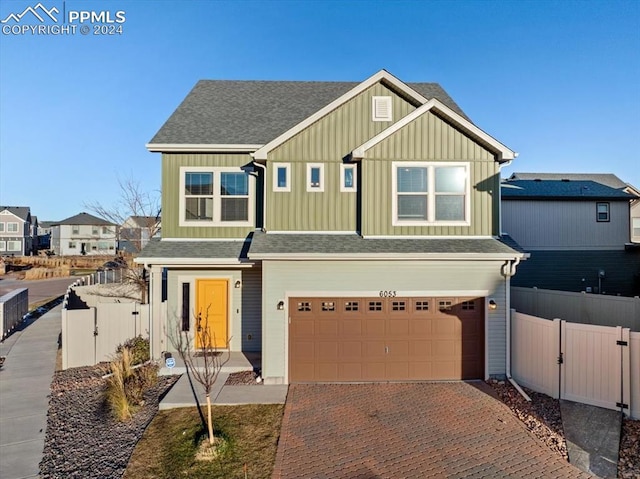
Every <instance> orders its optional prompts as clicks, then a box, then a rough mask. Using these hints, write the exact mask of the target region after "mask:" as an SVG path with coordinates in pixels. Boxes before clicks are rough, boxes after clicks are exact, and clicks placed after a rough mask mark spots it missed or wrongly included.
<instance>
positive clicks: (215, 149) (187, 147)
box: [145, 143, 262, 153]
mask: <svg viewBox="0 0 640 479" xmlns="http://www.w3.org/2000/svg"><path fill="white" fill-rule="evenodd" d="M145 146H146V148H147V150H149V151H151V152H153V153H184V152H198V153H224V152H239V153H242V152H247V153H250V152H252V151H256V150H257V149H258V148H260V147H261V146H262V145H234V144H206V143H202V144H201V143H193V144H192V143H147V144H146V145H145Z"/></svg>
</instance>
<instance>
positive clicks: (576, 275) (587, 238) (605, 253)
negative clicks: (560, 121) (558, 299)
mask: <svg viewBox="0 0 640 479" xmlns="http://www.w3.org/2000/svg"><path fill="white" fill-rule="evenodd" d="M522 177H528V178H529V177H534V178H532V179H520V178H522ZM613 179H615V180H617V178H616V177H615V176H614V175H576V174H571V175H569V174H565V175H545V174H535V173H529V174H522V173H514V174H513V175H512V176H511V177H510V178H509V179H508V180H506V181H504V182H503V184H502V230H503V231H504V232H506V233H507V234H508V235H509V236H511V237H512V238H513V239H514V240H515V241H516V242H517V243H518V244H519V245H520V246H521V247H522V248H524V249H525V250H526V251H528V252H530V253H531V258H530V259H529V261H527V262H526V264H523V265H522V267H521V268H520V269H519V272H518V275H517V276H516V277H515V278H514V279H513V282H512V285H514V286H527V287H533V286H536V287H539V288H545V289H556V290H563V291H585V292H590V293H606V294H620V295H625V296H633V295H637V294H639V293H640V248H639V247H638V246H637V245H634V244H632V243H631V242H630V226H629V225H630V222H631V213H630V209H631V203H632V202H635V201H637V200H638V196H637V195H634V194H631V193H628V192H627V191H626V190H627V188H628V186H627V185H625V184H624V183H622V182H620V181H619V180H618V182H619V183H621V184H622V185H620V184H618V183H617V182H614V181H613ZM607 183H608V184H607Z"/></svg>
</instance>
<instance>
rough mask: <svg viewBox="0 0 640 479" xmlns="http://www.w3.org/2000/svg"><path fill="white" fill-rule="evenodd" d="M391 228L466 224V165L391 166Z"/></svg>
mask: <svg viewBox="0 0 640 479" xmlns="http://www.w3.org/2000/svg"><path fill="white" fill-rule="evenodd" d="M392 177H393V198H392V204H393V225H394V226H404V225H406V226H420V225H431V224H433V225H468V224H469V223H470V218H469V208H470V207H469V202H470V197H469V195H470V193H469V164H468V163H450V162H447V163H422V162H396V163H394V164H393V172H392Z"/></svg>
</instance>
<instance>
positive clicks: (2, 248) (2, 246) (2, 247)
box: [0, 241, 7, 251]
mask: <svg viewBox="0 0 640 479" xmlns="http://www.w3.org/2000/svg"><path fill="white" fill-rule="evenodd" d="M6 250H7V243H6V242H4V241H0V251H6Z"/></svg>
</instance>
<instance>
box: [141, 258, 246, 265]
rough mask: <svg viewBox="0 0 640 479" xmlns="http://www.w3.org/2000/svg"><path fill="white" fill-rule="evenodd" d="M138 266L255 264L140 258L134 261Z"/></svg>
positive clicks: (222, 259)
mask: <svg viewBox="0 0 640 479" xmlns="http://www.w3.org/2000/svg"><path fill="white" fill-rule="evenodd" d="M133 262H134V263H137V264H146V265H150V264H153V265H165V266H175V265H179V266H185V267H187V266H242V265H249V266H251V265H252V264H253V263H251V262H246V261H240V260H238V259H237V258H145V257H143V256H139V257H137V258H135V259H134V260H133Z"/></svg>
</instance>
